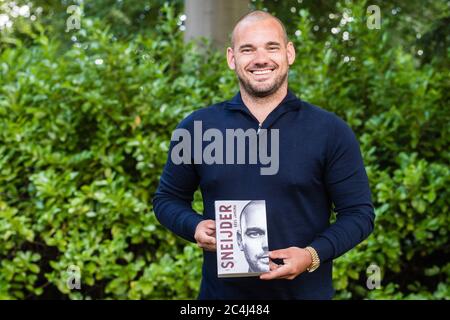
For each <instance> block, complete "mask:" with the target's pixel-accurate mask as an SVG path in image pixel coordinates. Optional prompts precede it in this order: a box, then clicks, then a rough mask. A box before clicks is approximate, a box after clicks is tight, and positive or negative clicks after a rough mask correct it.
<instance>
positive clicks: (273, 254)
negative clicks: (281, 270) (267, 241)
mask: <svg viewBox="0 0 450 320" xmlns="http://www.w3.org/2000/svg"><path fill="white" fill-rule="evenodd" d="M269 257H270V258H271V259H287V258H289V254H288V249H280V250H274V251H269Z"/></svg>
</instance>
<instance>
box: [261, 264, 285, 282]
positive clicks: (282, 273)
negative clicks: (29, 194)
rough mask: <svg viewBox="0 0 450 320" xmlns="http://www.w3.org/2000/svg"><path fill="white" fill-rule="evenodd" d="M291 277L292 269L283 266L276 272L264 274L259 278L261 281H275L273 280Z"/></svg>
mask: <svg viewBox="0 0 450 320" xmlns="http://www.w3.org/2000/svg"><path fill="white" fill-rule="evenodd" d="M289 276H291V269H290V268H289V267H288V266H287V265H282V266H280V267H279V268H277V269H275V270H272V271H270V272H266V273H263V274H262V275H261V276H260V277H259V278H260V279H261V280H273V279H284V278H287V277H289Z"/></svg>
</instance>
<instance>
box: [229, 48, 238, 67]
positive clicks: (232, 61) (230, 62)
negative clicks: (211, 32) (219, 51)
mask: <svg viewBox="0 0 450 320" xmlns="http://www.w3.org/2000/svg"><path fill="white" fill-rule="evenodd" d="M227 63H228V67H229V68H230V69H231V70H235V69H236V64H235V63H234V51H233V49H232V48H230V47H228V48H227Z"/></svg>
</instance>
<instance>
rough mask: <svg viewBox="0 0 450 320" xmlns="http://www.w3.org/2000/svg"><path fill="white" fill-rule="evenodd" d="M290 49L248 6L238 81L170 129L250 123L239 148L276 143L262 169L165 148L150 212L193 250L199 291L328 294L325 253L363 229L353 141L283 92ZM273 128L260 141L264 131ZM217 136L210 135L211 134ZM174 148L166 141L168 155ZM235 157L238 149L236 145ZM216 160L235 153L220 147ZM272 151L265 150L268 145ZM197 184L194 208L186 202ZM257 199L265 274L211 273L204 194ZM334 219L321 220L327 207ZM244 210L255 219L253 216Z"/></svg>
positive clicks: (206, 294)
mask: <svg viewBox="0 0 450 320" xmlns="http://www.w3.org/2000/svg"><path fill="white" fill-rule="evenodd" d="M294 61H295V49H294V46H293V44H292V43H291V42H289V41H288V38H287V35H286V31H285V28H284V26H283V24H282V23H281V21H279V20H278V19H277V18H275V17H273V16H272V15H270V14H268V13H266V12H262V11H254V12H251V13H249V14H247V15H246V16H244V17H243V18H242V19H241V20H240V21H239V22H238V23H237V25H236V26H235V28H234V30H233V34H232V43H231V47H229V48H228V49H227V62H228V66H229V67H230V69H232V70H234V72H235V73H236V75H237V78H238V80H239V89H240V90H239V93H237V94H236V95H235V96H234V97H233V98H232V99H231V100H229V101H224V102H222V103H218V104H215V105H212V106H209V107H207V108H203V109H200V110H198V111H195V112H194V113H192V114H191V115H189V116H188V117H187V118H185V119H184V120H183V121H182V122H181V123H180V124H179V126H178V128H177V129H180V130H184V132H186V133H189V134H192V135H195V133H196V132H195V130H194V127H195V126H194V123H198V122H199V121H201V123H202V125H203V127H202V128H204V129H205V130H212V131H211V132H215V133H217V134H222V135H225V133H226V132H227V130H231V129H232V130H246V131H247V132H249V131H251V130H255V132H258V134H257V137H258V140H262V141H264V142H265V144H266V145H265V144H264V143H263V144H259V143H258V144H256V143H255V141H253V140H255V139H253V140H248V141H247V143H246V144H244V146H245V147H246V148H247V149H252V148H257V149H258V150H259V151H260V152H261V151H262V152H265V151H267V150H276V151H277V152H279V155H278V154H277V158H278V162H279V169H278V170H277V172H276V174H272V175H262V174H261V173H260V168H261V167H262V166H263V165H264V164H263V163H261V161H259V162H258V163H244V164H243V163H235V162H233V164H227V163H225V164H224V163H221V162H214V163H209V164H206V163H199V162H195V161H193V160H192V161H191V159H190V158H191V154H190V153H189V154H184V155H183V156H186V158H187V159H188V160H189V161H184V162H183V163H178V162H177V163H174V161H173V159H171V157H170V156H169V158H168V160H167V163H166V166H165V168H164V171H163V173H162V175H161V179H160V184H159V187H158V190H157V192H156V194H155V197H154V200H153V205H154V211H155V214H156V217H157V218H158V220H159V221H160V222H161V223H162V224H163V225H164V226H166V227H167V228H168V229H170V230H171V231H173V232H174V233H176V234H177V235H179V236H181V237H183V238H185V239H187V240H189V241H192V242H196V243H197V244H198V246H199V247H200V248H202V249H203V253H204V263H203V269H202V275H203V277H202V283H201V288H200V295H199V298H200V299H331V298H332V296H333V293H334V291H333V287H332V261H333V259H335V258H337V257H339V256H340V255H342V254H343V253H345V252H347V251H348V250H350V249H352V248H353V247H355V246H356V245H357V244H358V243H360V242H361V241H363V240H364V239H365V238H366V237H367V236H368V235H369V234H370V233H371V232H372V230H373V227H374V210H373V206H372V202H371V195H370V189H369V184H368V179H367V175H366V171H365V168H364V164H363V160H362V157H361V152H360V150H359V145H358V141H357V139H356V137H355V135H354V134H353V132H352V130H351V129H350V128H349V127H348V125H346V124H345V122H344V121H342V120H341V119H340V118H338V117H337V116H336V115H334V114H333V113H330V112H327V111H325V110H323V109H321V108H319V107H316V106H314V105H311V104H309V103H307V102H306V101H303V100H301V99H299V98H298V97H296V96H295V95H294V93H293V92H292V91H290V90H288V71H289V66H290V65H292V64H293V63H294ZM269 131H270V132H277V134H276V135H274V137H278V133H279V139H267V138H268V135H267V132H269ZM216 137H217V135H216ZM274 145H276V147H275V148H272V147H273V146H274ZM174 146H175V143H174V141H172V144H171V147H170V150H169V155H170V154H171V150H173V148H174ZM237 151H238V155H237V156H238V157H239V150H237ZM224 152H225V153H226V154H225V155H223V156H224V157H225V158H226V157H230V158H234V157H236V154H235V153H234V150H230V149H228V148H226V150H225V151H224ZM274 152H275V151H274ZM198 187H200V190H201V192H202V196H203V204H204V212H203V215H200V214H198V213H197V212H195V211H194V210H193V209H192V206H191V202H192V199H193V194H194V192H195V190H196V189H197V188H198ZM223 199H227V200H247V199H261V200H265V203H266V219H267V229H268V230H267V234H268V248H269V249H270V250H271V251H270V252H269V258H270V262H269V264H270V272H266V273H263V274H262V275H260V276H259V277H253V278H218V276H217V259H216V254H215V251H216V238H215V223H214V220H213V219H214V216H215V212H214V201H216V200H223ZM332 209H333V210H334V211H335V212H336V213H337V215H336V221H335V222H334V223H333V224H330V215H331V210H332ZM253 218H256V216H254V217H253Z"/></svg>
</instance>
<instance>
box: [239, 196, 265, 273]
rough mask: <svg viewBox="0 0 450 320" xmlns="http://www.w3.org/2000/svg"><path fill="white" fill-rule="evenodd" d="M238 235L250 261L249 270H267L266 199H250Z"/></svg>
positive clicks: (246, 258)
mask: <svg viewBox="0 0 450 320" xmlns="http://www.w3.org/2000/svg"><path fill="white" fill-rule="evenodd" d="M236 237H237V242H238V246H239V249H240V250H241V251H242V252H243V253H244V256H245V260H246V261H247V263H248V272H267V271H268V266H269V247H268V243H267V224H266V211H265V202H264V201H262V200H256V201H250V202H249V203H248V204H247V205H246V206H245V207H244V208H243V209H242V211H241V213H240V218H239V228H238V230H237V235H236Z"/></svg>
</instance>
